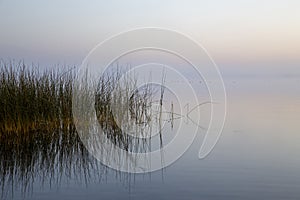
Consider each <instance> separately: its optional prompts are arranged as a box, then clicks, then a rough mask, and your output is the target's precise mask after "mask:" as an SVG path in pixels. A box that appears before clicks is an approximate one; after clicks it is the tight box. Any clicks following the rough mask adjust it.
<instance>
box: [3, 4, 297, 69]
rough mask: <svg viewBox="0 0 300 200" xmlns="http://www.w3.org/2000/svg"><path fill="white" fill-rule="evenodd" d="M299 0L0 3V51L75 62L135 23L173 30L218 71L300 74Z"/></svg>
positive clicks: (28, 57)
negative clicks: (203, 51)
mask: <svg viewBox="0 0 300 200" xmlns="http://www.w3.org/2000/svg"><path fill="white" fill-rule="evenodd" d="M299 10H300V1H297V0H295V1H292V0H285V1H284V0H281V1H279V0H244V1H238V0H236V1H233V0H228V1H221V0H211V1H201V0H198V1H197V0H186V1H179V0H164V1H159V0H152V1H141V0H129V1H122V0H119V1H116V0H110V1H101V0H97V1H96V0H95V1H82V0H81V1H80V0H64V1H62V0H51V1H46V0H26V1H21V0H19V1H17V0H0V56H1V57H2V58H24V59H26V60H28V61H33V62H35V61H43V60H45V61H47V62H49V63H57V62H66V63H69V64H73V63H75V64H78V63H81V61H82V60H83V59H84V57H85V56H86V55H87V54H88V52H89V51H90V50H91V49H92V48H93V47H94V46H96V45H97V44H98V43H100V42H101V41H103V40H105V39H106V38H108V37H110V36H112V35H115V34H117V33H119V32H123V31H126V30H130V29H133V28H141V27H161V28H167V29H172V30H176V31H179V32H181V33H183V34H186V35H188V36H190V37H191V38H193V39H194V40H196V41H197V42H199V43H200V44H202V46H203V47H205V49H206V50H207V51H208V52H209V54H210V55H211V57H212V58H213V59H214V61H215V62H216V63H217V65H218V66H219V67H220V68H221V70H223V71H226V70H228V71H230V70H231V71H245V72H246V73H247V72H249V71H251V70H254V69H255V70H258V69H261V71H266V73H269V72H274V71H275V72H276V71H278V72H280V73H283V71H285V72H286V73H290V74H292V73H298V74H300V12H299Z"/></svg>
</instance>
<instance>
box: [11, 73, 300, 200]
mask: <svg viewBox="0 0 300 200" xmlns="http://www.w3.org/2000/svg"><path fill="white" fill-rule="evenodd" d="M225 83H226V88H227V96H228V113H227V121H226V125H225V128H224V131H223V133H222V136H221V138H220V140H219V142H218V144H217V145H216V147H215V148H214V150H213V151H212V153H211V154H210V155H209V156H208V157H206V158H205V159H203V160H199V159H198V152H199V147H200V145H201V142H202V139H203V136H204V133H203V132H202V131H199V134H198V137H197V139H196V140H195V141H194V143H193V145H192V146H191V148H190V149H189V150H188V151H187V152H186V153H185V154H184V156H183V157H181V158H180V159H179V160H178V161H177V162H175V163H174V164H172V165H171V166H169V167H167V168H165V169H164V170H162V171H157V172H153V173H148V174H144V175H141V174H139V175H134V174H125V173H119V172H116V171H114V170H111V169H107V168H99V169H98V170H102V172H101V173H99V174H97V173H95V172H97V170H91V171H90V172H86V171H80V170H74V174H73V175H72V176H71V178H70V177H68V176H67V175H66V174H63V175H61V177H60V179H59V180H57V178H55V179H53V180H52V181H51V184H49V181H45V182H44V181H43V180H42V178H40V179H35V181H34V183H33V184H32V187H29V189H28V190H27V191H26V192H25V194H24V192H20V190H21V189H20V188H21V186H20V187H8V188H9V189H7V190H9V191H8V192H7V193H8V195H6V197H7V198H8V199H11V198H13V199H23V198H27V199H84V198H85V199H222V200H224V199H264V200H265V199H272V200H274V199H280V200H282V199H300V156H299V155H300V87H299V85H300V79H298V78H289V79H287V78H282V79H263V78H261V79H259V78H255V79H254V78H253V79H250V78H249V79H243V80H241V79H234V78H231V79H227V80H225ZM189 126H192V124H189V125H187V126H186V127H187V128H186V134H189ZM74 165H76V163H74ZM103 170H105V173H103ZM83 173H85V174H83ZM86 174H87V176H85V175H86ZM12 191H13V192H12Z"/></svg>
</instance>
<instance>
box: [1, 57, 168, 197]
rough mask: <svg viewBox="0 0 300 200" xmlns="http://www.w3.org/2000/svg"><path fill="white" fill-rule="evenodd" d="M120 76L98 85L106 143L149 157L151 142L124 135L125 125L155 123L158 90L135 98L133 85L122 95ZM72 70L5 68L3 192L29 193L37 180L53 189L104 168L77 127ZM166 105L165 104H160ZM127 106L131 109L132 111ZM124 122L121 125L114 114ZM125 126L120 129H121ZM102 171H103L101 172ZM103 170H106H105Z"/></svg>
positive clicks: (110, 76)
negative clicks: (61, 182) (19, 189)
mask: <svg viewBox="0 0 300 200" xmlns="http://www.w3.org/2000/svg"><path fill="white" fill-rule="evenodd" d="M120 76H121V72H120V70H116V71H114V72H112V73H109V74H106V75H105V76H103V77H101V78H100V79H99V81H98V83H97V87H96V91H95V109H96V114H97V118H98V121H99V123H100V125H101V126H102V128H103V130H104V132H105V133H104V134H106V136H107V139H109V140H111V141H113V142H114V143H115V144H117V145H119V146H120V147H121V148H123V149H126V150H128V151H146V149H147V148H148V145H147V140H146V139H142V140H138V139H136V138H135V137H132V136H130V135H127V134H124V132H123V130H122V128H121V127H120V126H122V121H125V120H128V119H131V120H132V119H133V121H134V122H135V124H144V125H145V126H146V125H147V124H148V122H149V121H150V120H151V112H150V110H149V108H150V107H151V103H152V101H153V100H152V98H153V94H154V90H153V89H152V88H151V87H150V86H145V87H144V88H143V89H142V90H140V91H135V92H133V93H132V92H131V90H132V89H133V88H134V87H135V84H136V81H135V80H134V79H127V80H126V81H125V89H124V87H123V88H122V89H121V88H120V85H119V84H118V79H119V78H120ZM74 78H75V73H74V70H72V68H64V69H61V70H58V69H56V70H39V68H37V67H34V66H26V65H25V64H24V63H23V62H18V63H16V62H0V186H1V187H2V194H4V191H5V190H6V189H7V185H9V183H10V184H12V185H14V184H15V185H16V186H17V187H18V185H22V186H23V190H24V192H26V190H28V188H30V185H32V184H33V182H34V178H35V177H37V176H39V178H40V179H47V180H49V182H50V183H51V182H52V181H54V180H59V179H60V177H61V176H62V174H64V175H65V176H67V177H71V174H73V176H75V177H76V176H78V174H80V175H84V177H83V178H84V179H85V180H86V177H89V176H91V172H90V170H96V171H98V168H99V165H98V164H97V162H96V161H95V159H93V158H91V157H90V156H89V153H88V151H87V150H86V149H85V147H84V145H83V144H82V142H81V140H80V138H79V136H78V134H77V132H76V129H75V125H74V123H73V116H72V94H73V93H72V92H73V89H74V88H73V87H74V86H73V84H74V80H75V79H74ZM161 102H162V101H161ZM122 105H128V106H129V109H126V108H127V107H126V106H124V107H122ZM116 112H118V113H117V116H122V117H121V118H118V120H117V121H118V122H117V121H116V119H115V118H114V114H115V113H116ZM120 123H121V124H120ZM100 167H101V166H100ZM102 167H103V166H102Z"/></svg>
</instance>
